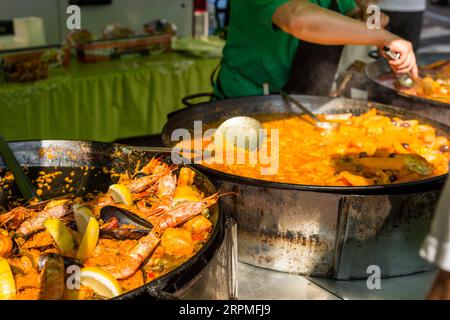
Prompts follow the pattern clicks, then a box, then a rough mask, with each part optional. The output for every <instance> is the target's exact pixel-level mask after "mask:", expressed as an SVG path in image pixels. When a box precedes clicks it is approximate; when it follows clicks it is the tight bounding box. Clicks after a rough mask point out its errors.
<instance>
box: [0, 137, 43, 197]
mask: <svg viewBox="0 0 450 320" xmlns="http://www.w3.org/2000/svg"><path fill="white" fill-rule="evenodd" d="M0 155H1V157H2V158H3V160H4V161H5V163H6V165H7V166H8V168H9V170H11V172H12V174H13V176H14V179H15V180H16V184H17V187H18V188H19V190H20V192H21V193H22V195H23V196H24V197H25V200H27V201H29V200H32V199H38V200H39V201H40V200H41V199H40V198H39V196H38V195H37V193H36V190H34V187H33V185H32V184H31V181H30V179H28V177H27V175H26V174H25V172H23V170H22V168H21V167H20V164H19V161H17V158H16V156H15V155H14V153H13V152H12V151H11V148H10V147H9V145H8V143H7V142H6V140H5V138H3V136H2V135H0Z"/></svg>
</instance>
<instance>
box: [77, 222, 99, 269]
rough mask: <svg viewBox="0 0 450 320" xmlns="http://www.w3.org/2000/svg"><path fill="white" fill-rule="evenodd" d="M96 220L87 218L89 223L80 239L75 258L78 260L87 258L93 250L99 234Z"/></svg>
mask: <svg viewBox="0 0 450 320" xmlns="http://www.w3.org/2000/svg"><path fill="white" fill-rule="evenodd" d="M99 233H100V231H99V226H98V221H97V219H95V218H92V217H91V218H89V223H88V225H87V227H86V232H85V233H84V235H83V239H82V240H81V244H80V247H79V248H78V252H77V259H78V260H80V261H85V260H86V259H88V258H89V257H90V256H91V255H92V253H93V252H94V250H95V247H96V246H97V241H98V235H99Z"/></svg>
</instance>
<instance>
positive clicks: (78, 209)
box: [73, 204, 95, 236]
mask: <svg viewBox="0 0 450 320" xmlns="http://www.w3.org/2000/svg"><path fill="white" fill-rule="evenodd" d="M73 215H74V217H75V223H76V224H77V229H78V233H79V234H80V236H83V235H84V233H85V232H86V228H87V226H88V224H89V220H90V218H95V217H94V214H93V213H92V211H91V210H89V208H87V207H84V206H82V205H80V204H74V205H73Z"/></svg>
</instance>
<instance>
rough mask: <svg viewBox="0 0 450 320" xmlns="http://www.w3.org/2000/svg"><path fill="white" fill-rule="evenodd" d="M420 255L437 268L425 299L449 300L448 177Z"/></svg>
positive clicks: (449, 187)
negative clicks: (435, 275)
mask: <svg viewBox="0 0 450 320" xmlns="http://www.w3.org/2000/svg"><path fill="white" fill-rule="evenodd" d="M420 255H421V256H422V257H423V258H424V259H426V260H428V261H429V262H430V263H433V264H435V265H436V266H437V267H438V268H439V273H438V275H437V277H436V279H435V280H434V283H433V286H432V288H431V291H430V293H429V294H428V297H427V298H428V299H439V300H450V175H449V176H448V177H447V182H446V183H445V186H444V189H443V191H442V193H441V198H440V199H439V203H438V206H437V208H436V212H435V215H434V218H433V223H432V224H431V230H430V232H429V234H428V235H427V237H426V238H425V241H424V243H423V244H422V248H421V250H420Z"/></svg>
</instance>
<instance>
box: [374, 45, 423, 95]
mask: <svg viewBox="0 0 450 320" xmlns="http://www.w3.org/2000/svg"><path fill="white" fill-rule="evenodd" d="M383 52H384V53H385V54H386V56H387V57H388V58H389V59H390V60H394V61H395V60H398V59H399V58H400V54H399V53H396V52H394V51H392V50H391V48H389V47H384V48H383ZM394 76H395V78H396V79H397V82H398V83H399V84H400V85H401V86H402V87H405V88H408V89H411V88H412V87H414V84H418V85H420V79H417V78H416V79H415V78H414V77H413V76H412V75H411V73H405V74H394Z"/></svg>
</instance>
